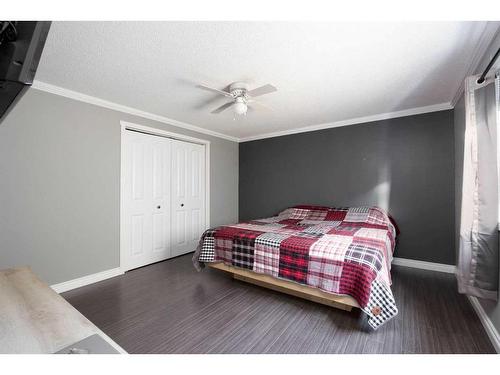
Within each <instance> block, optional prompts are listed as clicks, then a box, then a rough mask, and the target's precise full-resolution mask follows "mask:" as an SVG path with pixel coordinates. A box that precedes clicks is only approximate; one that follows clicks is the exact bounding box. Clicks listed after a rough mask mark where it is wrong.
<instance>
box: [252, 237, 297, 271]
mask: <svg viewBox="0 0 500 375" xmlns="http://www.w3.org/2000/svg"><path fill="white" fill-rule="evenodd" d="M289 236H290V235H289V234H287V233H264V234H261V235H260V236H259V237H257V238H256V239H255V252H254V265H253V270H254V271H255V272H260V273H265V274H268V275H272V276H274V277H278V271H279V259H280V244H281V241H283V240H284V239H285V238H288V237H289Z"/></svg>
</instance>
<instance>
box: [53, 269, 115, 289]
mask: <svg viewBox="0 0 500 375" xmlns="http://www.w3.org/2000/svg"><path fill="white" fill-rule="evenodd" d="M118 275H123V271H122V270H121V268H119V267H118V268H112V269H110V270H106V271H102V272H98V273H94V274H92V275H87V276H83V277H79V278H78V279H73V280H69V281H65V282H63V283H59V284H54V285H51V286H50V287H51V288H52V289H54V290H55V291H56V292H57V293H64V292H67V291H68V290H72V289H76V288H80V287H82V286H85V285H89V284H93V283H97V282H98V281H103V280H106V279H110V278H112V277H115V276H118Z"/></svg>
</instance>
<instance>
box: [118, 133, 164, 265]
mask: <svg viewBox="0 0 500 375" xmlns="http://www.w3.org/2000/svg"><path fill="white" fill-rule="evenodd" d="M170 143H171V140H170V139H168V138H163V137H158V136H153V135H146V134H142V133H137V132H133V131H127V132H126V133H125V140H124V143H123V146H124V150H123V151H124V152H123V157H124V160H123V162H122V163H123V178H124V182H123V183H124V189H123V192H122V194H123V197H122V209H123V210H124V215H123V217H124V220H123V223H122V225H124V228H123V230H124V233H125V235H124V238H125V243H124V244H123V245H122V246H124V248H125V251H124V258H125V259H123V260H124V263H125V264H124V265H122V267H124V268H125V270H129V269H132V268H137V267H141V266H144V265H146V264H150V263H154V262H158V261H160V260H164V259H167V258H169V257H170V256H171V252H170V201H171V198H170V186H171V181H170V175H171V170H170V165H171V162H170V161H171V144H170Z"/></svg>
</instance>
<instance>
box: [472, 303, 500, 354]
mask: <svg viewBox="0 0 500 375" xmlns="http://www.w3.org/2000/svg"><path fill="white" fill-rule="evenodd" d="M467 298H468V299H469V301H470V303H471V305H472V307H473V308H474V310H475V311H476V314H477V316H478V317H479V320H480V321H481V324H482V325H483V327H484V329H485V331H486V333H487V334H488V337H489V338H490V341H491V343H492V345H493V347H494V348H495V350H496V351H497V353H500V333H499V332H498V330H497V329H496V328H495V326H494V324H493V322H492V321H491V319H490V317H489V316H488V314H486V311H484V309H483V306H481V303H479V300H478V299H477V298H476V297H474V296H467Z"/></svg>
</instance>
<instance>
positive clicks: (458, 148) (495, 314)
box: [454, 31, 500, 332]
mask: <svg viewBox="0 0 500 375" xmlns="http://www.w3.org/2000/svg"><path fill="white" fill-rule="evenodd" d="M499 47H500V31H499V32H498V33H497V35H496V37H495V38H494V39H493V41H492V43H491V44H490V46H489V47H488V49H487V51H486V53H485V54H484V56H483V57H482V59H481V61H480V63H479V65H478V67H477V69H476V70H475V72H474V74H481V73H482V72H483V70H484V69H485V68H486V66H487V65H488V63H489V62H490V60H491V58H492V57H493V55H494V54H495V52H496V51H497V50H498V48H499ZM498 66H499V62H497V64H496V66H495V68H496V67H498ZM454 116H455V167H456V168H455V191H456V192H457V196H456V200H455V215H456V217H455V220H456V231H455V249H456V251H457V253H458V245H459V235H460V232H459V228H460V195H459V194H458V193H459V192H461V189H462V178H463V150H464V132H465V102H464V96H463V95H462V97H461V98H460V100H459V101H458V102H457V104H456V105H455V108H454ZM460 194H461V193H460ZM499 251H500V250H499ZM499 267H500V264H499ZM499 283H500V280H499ZM479 302H480V303H481V306H483V308H484V310H485V311H486V314H487V315H488V317H489V318H490V319H491V321H492V323H493V325H494V326H495V328H496V329H497V331H498V332H500V301H499V302H495V301H489V300H479Z"/></svg>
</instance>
